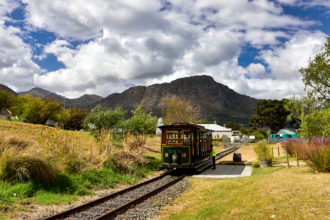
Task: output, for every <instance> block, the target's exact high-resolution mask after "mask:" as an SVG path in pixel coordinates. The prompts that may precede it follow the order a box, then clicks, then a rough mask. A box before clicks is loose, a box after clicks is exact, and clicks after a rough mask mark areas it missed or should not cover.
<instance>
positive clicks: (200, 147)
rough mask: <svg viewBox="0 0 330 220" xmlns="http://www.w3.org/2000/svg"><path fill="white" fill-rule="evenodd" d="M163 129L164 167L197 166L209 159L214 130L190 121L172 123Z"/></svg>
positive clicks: (161, 127)
mask: <svg viewBox="0 0 330 220" xmlns="http://www.w3.org/2000/svg"><path fill="white" fill-rule="evenodd" d="M159 128H160V129H161V130H162V140H161V152H162V168H167V169H173V168H188V169H190V168H195V167H196V165H198V164H200V163H202V162H204V161H206V160H209V159H210V152H211V145H212V130H208V129H206V128H204V127H203V126H199V125H196V124H190V123H172V124H169V125H163V126H160V127H159Z"/></svg>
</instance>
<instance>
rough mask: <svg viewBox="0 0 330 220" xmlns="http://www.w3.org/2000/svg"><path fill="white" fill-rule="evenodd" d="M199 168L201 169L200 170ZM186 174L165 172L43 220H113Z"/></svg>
mask: <svg viewBox="0 0 330 220" xmlns="http://www.w3.org/2000/svg"><path fill="white" fill-rule="evenodd" d="M237 149H238V148H237V147H235V148H231V149H228V150H225V151H223V152H221V153H219V154H217V156H216V159H220V158H222V157H224V156H226V155H228V154H229V153H232V152H233V151H235V150H237ZM202 167H203V169H202V170H205V169H207V168H209V165H207V164H206V163H205V164H204V165H203V166H202ZM202 167H201V168H202ZM186 176H187V174H180V173H178V172H175V171H169V172H166V173H164V174H162V175H160V176H158V177H156V178H153V179H150V180H147V181H145V182H142V183H140V184H137V185H134V186H131V187H129V188H126V189H124V190H121V191H118V192H115V193H113V194H110V195H107V196H104V197H101V198H99V199H97V200H94V201H92V202H88V203H85V204H83V205H81V206H77V207H75V208H73V209H69V210H66V211H64V212H61V213H58V214H56V215H53V216H50V217H46V218H44V219H43V220H55V219H67V220H78V219H79V220H82V219H86V220H101V219H114V218H115V217H116V216H117V215H118V214H120V213H122V212H124V211H126V210H128V209H129V208H131V207H133V206H134V205H137V204H139V203H142V202H143V201H144V200H146V199H148V198H150V197H152V196H154V195H156V194H157V193H159V192H161V191H163V190H165V189H167V188H168V187H170V186H172V185H174V184H175V183H177V182H179V181H180V180H182V179H183V178H185V177H186Z"/></svg>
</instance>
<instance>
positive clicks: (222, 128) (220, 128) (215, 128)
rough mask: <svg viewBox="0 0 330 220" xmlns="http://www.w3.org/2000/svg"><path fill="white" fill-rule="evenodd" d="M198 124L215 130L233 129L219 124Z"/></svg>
mask: <svg viewBox="0 0 330 220" xmlns="http://www.w3.org/2000/svg"><path fill="white" fill-rule="evenodd" d="M198 125H200V126H203V127H205V128H206V129H209V130H213V131H215V132H217V131H232V130H231V128H226V127H222V126H220V125H218V124H198Z"/></svg>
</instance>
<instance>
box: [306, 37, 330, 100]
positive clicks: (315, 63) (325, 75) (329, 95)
mask: <svg viewBox="0 0 330 220" xmlns="http://www.w3.org/2000/svg"><path fill="white" fill-rule="evenodd" d="M322 50H323V51H322V52H321V53H320V54H318V55H316V56H315V57H314V59H313V60H310V61H309V64H308V67H306V68H301V69H300V72H301V74H302V76H303V82H304V84H305V88H306V89H307V88H311V89H312V91H313V92H315V93H316V94H318V96H319V98H320V99H321V100H322V102H323V103H325V105H328V104H329V102H330V37H329V38H328V39H327V42H326V43H325V45H324V47H323V48H322Z"/></svg>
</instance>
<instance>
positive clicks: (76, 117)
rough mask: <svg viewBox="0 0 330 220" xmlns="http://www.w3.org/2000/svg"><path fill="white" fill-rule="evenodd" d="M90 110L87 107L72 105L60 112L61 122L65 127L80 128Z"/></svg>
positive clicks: (70, 128)
mask: <svg viewBox="0 0 330 220" xmlns="http://www.w3.org/2000/svg"><path fill="white" fill-rule="evenodd" d="M88 114H89V112H88V110H86V109H82V108H77V107H70V108H68V109H65V110H64V111H62V112H61V114H60V123H61V125H62V126H63V128H64V129H69V130H80V129H82V126H83V122H84V120H85V119H86V117H87V116H88Z"/></svg>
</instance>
